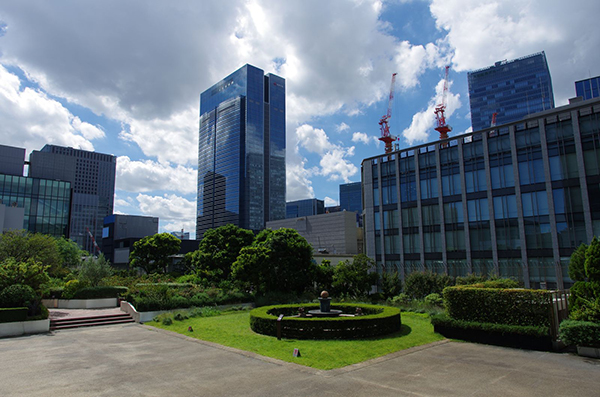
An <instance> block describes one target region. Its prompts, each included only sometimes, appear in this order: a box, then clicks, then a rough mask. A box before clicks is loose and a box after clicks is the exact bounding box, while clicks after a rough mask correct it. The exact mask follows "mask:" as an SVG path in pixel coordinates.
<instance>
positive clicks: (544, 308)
mask: <svg viewBox="0 0 600 397" xmlns="http://www.w3.org/2000/svg"><path fill="white" fill-rule="evenodd" d="M550 298H551V293H550V292H549V291H543V290H526V289H497V288H474V287H470V286H457V287H448V288H446V289H444V304H445V307H446V311H447V313H448V315H449V316H450V317H452V318H453V319H456V320H464V321H474V322H480V323H494V324H506V325H523V326H536V327H537V326H541V327H547V326H549V324H550V319H549V310H550V309H549V305H550Z"/></svg>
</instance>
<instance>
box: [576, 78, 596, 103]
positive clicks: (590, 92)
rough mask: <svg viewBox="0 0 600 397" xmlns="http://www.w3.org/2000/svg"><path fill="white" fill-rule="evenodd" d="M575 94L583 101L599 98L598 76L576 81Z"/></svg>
mask: <svg viewBox="0 0 600 397" xmlns="http://www.w3.org/2000/svg"><path fill="white" fill-rule="evenodd" d="M575 92H576V95H577V96H580V97H582V98H583V99H584V100H585V99H592V98H598V97H600V76H596V77H591V78H589V79H585V80H579V81H576V82H575Z"/></svg>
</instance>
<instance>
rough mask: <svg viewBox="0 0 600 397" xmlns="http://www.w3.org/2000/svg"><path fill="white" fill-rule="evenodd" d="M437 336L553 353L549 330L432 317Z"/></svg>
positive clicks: (444, 316) (545, 328) (440, 315)
mask: <svg viewBox="0 0 600 397" xmlns="http://www.w3.org/2000/svg"><path fill="white" fill-rule="evenodd" d="M431 324H433V329H434V331H435V332H437V333H439V334H441V335H443V336H445V337H446V338H452V339H460V340H466V341H469V342H477V343H485V344H490V345H496V346H507V347H517V348H521V349H531V350H542V351H551V350H552V337H551V336H550V333H549V329H548V327H540V326H521V325H506V324H494V323H481V322H475V321H463V320H456V319H453V318H450V317H448V316H446V315H444V314H439V315H434V316H432V317H431Z"/></svg>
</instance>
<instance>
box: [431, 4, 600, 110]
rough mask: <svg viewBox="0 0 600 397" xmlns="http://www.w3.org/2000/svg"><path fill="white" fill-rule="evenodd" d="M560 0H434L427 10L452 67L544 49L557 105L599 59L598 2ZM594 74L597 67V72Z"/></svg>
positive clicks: (473, 65) (484, 63)
mask: <svg viewBox="0 0 600 397" xmlns="http://www.w3.org/2000/svg"><path fill="white" fill-rule="evenodd" d="M564 7H565V3H564V2H563V1H560V0H531V1H527V2H523V1H520V0H504V1H497V0H433V1H432V2H431V6H430V10H431V14H432V15H433V17H434V18H435V20H436V24H437V26H438V28H439V29H441V30H442V31H444V32H447V37H446V41H447V44H448V45H449V46H450V48H451V50H452V51H453V53H454V55H453V58H452V62H453V68H454V69H455V70H457V71H467V70H472V69H478V68H481V67H485V66H489V65H493V64H494V62H495V61H500V60H503V59H514V58H518V57H522V56H525V55H529V54H533V53H536V52H540V51H542V50H543V51H545V52H546V56H547V58H548V63H549V67H550V73H551V75H552V84H553V88H554V97H555V102H556V103H557V105H562V104H566V103H567V99H568V98H570V97H573V96H574V95H575V92H574V91H575V89H574V82H575V81H576V80H580V79H583V78H586V77H588V72H589V70H590V68H592V67H593V65H598V64H599V63H600V53H599V52H598V51H594V50H592V49H595V48H599V47H600V35H598V34H597V32H596V30H594V29H583V28H582V26H596V25H597V19H598V18H597V16H598V15H599V14H600V3H599V2H589V1H586V0H573V1H571V2H569V6H568V17H566V15H565V13H561V12H557V10H561V9H564ZM596 74H597V73H596Z"/></svg>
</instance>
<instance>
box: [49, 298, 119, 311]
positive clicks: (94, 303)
mask: <svg viewBox="0 0 600 397" xmlns="http://www.w3.org/2000/svg"><path fill="white" fill-rule="evenodd" d="M42 303H43V304H44V306H46V307H47V308H49V309H106V308H111V307H118V305H117V298H104V299H42Z"/></svg>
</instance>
